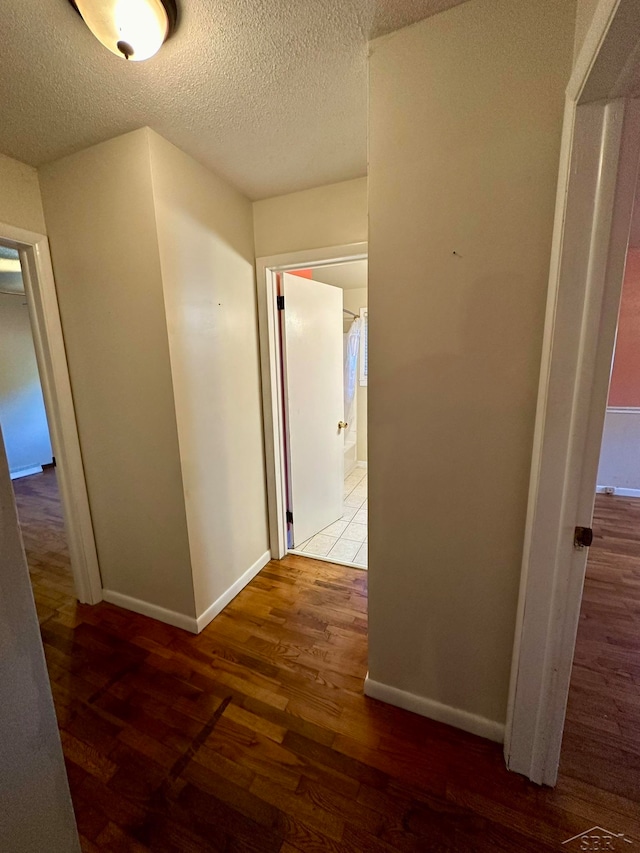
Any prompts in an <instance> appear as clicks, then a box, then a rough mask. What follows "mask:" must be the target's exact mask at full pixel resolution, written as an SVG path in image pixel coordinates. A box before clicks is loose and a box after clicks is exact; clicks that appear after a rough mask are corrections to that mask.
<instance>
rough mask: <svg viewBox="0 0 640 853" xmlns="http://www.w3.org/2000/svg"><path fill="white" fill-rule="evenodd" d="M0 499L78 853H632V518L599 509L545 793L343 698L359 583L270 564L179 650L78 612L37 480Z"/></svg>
mask: <svg viewBox="0 0 640 853" xmlns="http://www.w3.org/2000/svg"><path fill="white" fill-rule="evenodd" d="M14 486H15V491H16V495H17V501H18V506H19V514H20V519H21V525H22V529H23V535H24V541H25V546H26V550H27V556H28V559H29V564H30V567H31V575H32V580H33V587H34V593H35V598H36V603H37V606H38V612H39V615H40V620H41V630H42V637H43V642H44V646H45V652H46V656H47V661H48V665H49V673H50V677H51V683H52V689H53V693H54V699H55V703H56V709H57V714H58V720H59V724H60V729H61V735H62V741H63V748H64V752H65V757H66V761H67V768H68V773H69V780H70V785H71V791H72V797H73V802H74V805H75V810H76V816H77V820H78V826H79V831H80V833H81V840H82V845H83V849H84V850H85V851H150V850H151V851H190V853H191V852H192V851H193V853H196V851H197V853H200V851H225V853H226V851H229V853H230V851H255V853H271V851H273V853H276V851H280V853H316V851H329V853H338V851H340V853H342V851H344V853H348V852H349V851H352V852H353V853H355V852H356V851H357V853H369V851H370V852H371V853H394V851H401V853H412V851H420V853H423V852H424V851H438V853H447V851H451V853H454V851H455V853H465V851H479V853H482V851H489V850H491V851H495V850H501V851H525V853H526V851H532V853H533V851H551V850H560V849H567V848H563V847H562V846H561V844H562V842H563V841H564V840H566V839H567V838H569V837H570V836H573V835H575V834H577V833H579V832H582V831H583V830H585V829H588V828H589V827H591V826H593V825H594V824H600V825H602V826H604V827H607V828H609V829H612V830H615V831H618V832H625V833H626V834H627V836H628V837H629V838H631V839H634V840H635V841H636V843H638V842H640V822H639V819H638V799H639V798H638V790H637V782H638V774H637V772H636V763H635V762H636V761H637V757H638V735H637V731H638V728H639V727H638V722H639V719H638V718H639V716H640V712H639V710H638V708H639V705H638V694H637V692H634V691H635V689H636V688H637V686H638V685H637V679H638V670H637V663H638V658H637V640H638V632H637V630H636V629H637V627H638V626H637V618H638V614H639V612H640V601H639V598H638V590H639V586H638V579H639V569H638V567H639V566H640V543H638V552H639V553H638V556H637V557H635V555H634V548H633V529H634V527H635V528H636V529H637V520H640V508H639V509H637V510H636V507H635V503H634V504H633V505H632V506H630V507H626V506H623V507H622V510H623V511H622V516H621V520H619V519H618V515H617V514H616V511H615V506H616V505H617V502H618V499H614V500H615V501H616V504H610V503H607V504H606V505H603V506H602V509H600V507H601V502H600V501H599V503H598V519H599V521H598V526H597V528H596V529H597V530H598V529H599V527H601V530H599V533H598V536H599V538H598V540H597V544H596V546H595V547H594V549H593V560H590V563H589V578H588V581H587V585H586V587H585V605H584V606H585V612H584V614H583V619H582V621H581V626H580V637H579V643H578V652H577V655H576V668H575V673H574V684H573V687H572V699H571V703H570V712H569V717H568V724H567V738H566V739H567V746H566V748H565V750H564V753H563V766H562V773H561V777H560V780H559V783H558V786H557V788H555V789H554V790H549V789H543V788H539V787H537V786H535V785H533V784H531V783H529V782H527V781H526V780H525V779H523V778H521V777H519V776H516V775H514V774H510V773H508V772H507V771H506V769H505V767H504V761H503V757H502V750H501V747H500V746H499V745H497V744H493V743H490V742H488V741H485V740H482V739H480V738H477V737H474V736H472V735H468V734H465V733H463V732H460V731H457V730H455V729H452V728H449V727H448V726H444V725H441V724H438V723H435V722H432V721H430V720H427V719H424V718H422V717H418V716H416V715H413V714H410V713H408V712H405V711H402V710H400V709H397V708H393V707H391V706H388V705H385V704H383V703H380V702H377V701H375V700H372V699H368V698H365V697H364V696H363V695H362V683H363V679H364V676H365V673H366V668H367V660H366V657H367V621H366V589H367V586H366V585H367V573H366V572H362V571H360V570H358V569H350V568H347V567H343V566H335V565H332V564H330V563H324V562H320V561H314V560H310V559H306V558H300V557H293V556H289V557H287V558H286V559H284V560H282V561H272V562H271V563H270V564H269V565H268V566H267V567H265V569H264V570H263V571H262V572H261V573H260V574H259V575H258V576H257V577H256V578H255V580H254V581H252V583H251V584H250V585H249V586H248V587H247V588H246V589H245V590H243V592H241V593H240V595H239V596H238V597H237V598H235V599H234V601H233V602H232V603H231V604H230V605H229V606H228V607H227V608H226V609H225V611H224V612H223V613H222V614H220V616H218V617H217V618H216V619H215V620H214V621H213V622H212V623H211V625H209V626H208V627H207V628H206V629H205V630H204V631H203V632H202V633H201V634H200V635H199V636H197V637H196V636H192V635H190V634H188V633H186V632H184V631H181V630H180V629H177V628H172V627H170V626H167V625H163V624H161V623H158V622H155V621H154V620H151V619H147V618H146V617H143V616H138V615H136V614H134V613H130V612H128V611H125V610H121V609H119V608H117V607H113V606H112V605H109V604H106V603H103V604H100V605H98V606H96V607H87V606H82V605H79V604H77V603H76V602H75V601H74V600H73V597H72V584H71V578H70V574H69V568H68V565H69V564H68V555H67V553H66V546H65V543H64V531H63V527H62V521H61V517H60V510H59V504H58V501H57V493H56V484H55V473H54V472H53V471H47V472H46V473H45V474H42V475H37V476H35V477H31V478H28V479H27V478H25V479H24V480H19V481H16V482H15V483H14ZM608 500H611V499H608ZM639 503H640V502H639ZM610 548H612V549H613V550H612V553H613V554H614V555H617V557H608V556H607V553H608V549H610ZM603 590H604V592H605V593H606V594H602V592H603ZM620 590H622V591H623V592H624V601H623V602H620V601H618V600H617V598H616V595H617V594H618V593H619V592H620ZM634 625H635V627H634ZM603 686H604V687H605V688H606V690H601V688H602V687H603ZM612 688H615V689H613V692H611V690H612ZM613 706H615V713H614V708H613ZM626 849H633V848H626Z"/></svg>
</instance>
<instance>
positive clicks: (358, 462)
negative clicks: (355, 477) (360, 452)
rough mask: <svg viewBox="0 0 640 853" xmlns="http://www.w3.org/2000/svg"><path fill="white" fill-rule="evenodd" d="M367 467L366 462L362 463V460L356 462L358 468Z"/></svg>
mask: <svg viewBox="0 0 640 853" xmlns="http://www.w3.org/2000/svg"><path fill="white" fill-rule="evenodd" d="M366 467H367V463H366V462H360V460H358V461H357V462H356V468H366Z"/></svg>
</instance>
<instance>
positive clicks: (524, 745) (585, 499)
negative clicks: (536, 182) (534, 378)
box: [505, 0, 640, 785]
mask: <svg viewBox="0 0 640 853" xmlns="http://www.w3.org/2000/svg"><path fill="white" fill-rule="evenodd" d="M637 14H638V10H637V6H635V0H599V3H598V6H597V8H596V10H595V13H594V18H593V21H592V24H591V27H590V29H589V32H588V34H587V37H586V39H585V42H584V45H583V47H582V49H581V51H580V53H579V55H578V58H577V61H576V64H575V66H574V69H573V73H572V75H571V79H570V81H569V85H568V87H567V92H566V101H565V113H564V126H563V134H562V143H561V150H560V175H559V182H558V192H557V200H556V213H555V224H554V234H553V244H552V252H551V270H550V282H549V294H548V301H547V317H546V322H545V332H544V340H543V351H542V366H541V376H540V387H539V393H538V406H537V412H536V425H535V434H534V446H533V458H532V468H531V481H530V489H529V504H528V509H527V521H526V530H525V547H524V555H523V567H522V576H521V585H520V598H519V602H518V611H517V617H516V631H515V642H514V652H513V662H512V672H511V682H510V687H509V704H508V709H507V724H506V731H505V758H506V761H507V765H508V767H509V768H510V769H512V770H515V771H516V772H520V773H523V774H524V775H526V776H528V777H529V778H530V779H533V780H534V781H535V782H538V783H541V784H548V785H554V784H555V782H556V779H557V772H558V765H559V757H560V747H561V741H562V731H563V728H564V714H565V708H566V700H567V695H568V690H569V680H570V675H571V664H572V659H573V649H574V645H575V636H576V630H577V622H578V615H579V610H580V604H581V597H582V577H578V576H577V572H576V571H575V569H576V567H577V561H576V559H575V556H574V559H572V552H573V549H572V536H573V528H574V526H575V525H576V524H583V525H588V524H589V520H588V519H586V518H585V515H586V514H587V512H589V511H590V510H587V507H588V506H590V507H592V506H593V494H594V493H595V480H596V470H597V462H596V463H595V465H594V460H593V458H592V457H593V456H594V453H597V452H598V451H599V444H600V440H601V434H602V424H603V420H604V409H605V407H606V387H605V388H604V390H603V386H604V385H606V386H607V387H608V371H607V358H608V359H609V363H608V367H610V363H611V355H612V351H613V343H614V337H615V323H616V319H617V306H618V304H619V289H620V287H621V268H620V257H619V255H620V246H621V244H623V245H624V247H625V254H626V242H624V233H623V231H624V228H625V217H626V219H627V221H626V227H627V231H626V234H627V239H628V227H629V225H630V219H631V205H632V198H630V197H629V196H630V195H632V193H633V189H632V190H629V189H627V190H626V192H623V191H621V188H622V185H623V181H624V180H626V181H627V182H628V181H631V187H632V188H634V187H635V175H636V172H637V165H638V144H639V142H640V116H639V115H638V109H637V104H635V105H633V104H632V103H631V102H627V103H626V104H625V102H623V101H620V102H619V104H618V108H619V110H618V112H619V113H620V112H621V113H622V120H623V123H624V124H625V125H626V126H627V127H626V129H625V127H624V126H620V127H619V128H618V133H619V136H618V151H617V152H614V154H615V156H616V159H617V155H618V153H619V154H620V160H619V170H620V171H619V172H618V175H617V179H616V178H615V176H614V179H613V181H612V180H611V175H610V176H609V185H608V187H606V188H604V189H605V192H606V193H608V195H606V196H605V197H604V198H599V197H596V199H595V202H594V204H593V212H592V214H591V216H592V224H593V228H592V230H591V234H590V238H589V244H588V245H587V246H586V248H585V251H586V253H587V256H588V258H589V269H588V273H587V275H586V277H585V280H583V281H581V282H580V283H579V297H580V299H581V300H582V303H581V311H577V312H576V313H575V315H574V316H570V318H569V321H567V317H566V316H564V318H563V317H562V315H561V314H559V312H561V310H562V304H563V300H566V299H567V291H568V289H569V290H570V289H571V287H572V286H573V287H574V288H575V286H576V282H573V283H572V282H571V281H570V280H569V279H570V275H567V270H569V271H570V269H571V257H568V255H569V253H568V251H567V250H568V249H569V250H570V249H571V248H574V249H575V245H571V241H570V238H569V237H567V241H566V243H565V236H566V234H567V232H568V225H567V220H568V216H571V215H572V214H571V210H570V208H569V205H568V199H569V195H570V192H571V189H570V179H571V174H572V165H573V163H574V156H575V154H576V152H577V151H578V150H579V149H577V148H576V136H575V133H576V118H577V109H578V106H579V105H580V104H581V103H583V102H584V103H586V102H587V101H597V100H601V101H604V102H609V104H610V107H609V108H610V109H611V110H612V116H613V117H614V119H615V109H614V105H613V104H612V101H614V99H620V98H624V97H625V96H626V95H627V92H628V83H629V79H630V71H631V66H632V60H633V59H634V58H635V57H636V56H637V55H638V45H637V44H636V45H633V44H631V43H629V44H625V45H623V48H624V49H621V39H620V25H621V23H622V22H625V20H626V21H627V22H628V21H629V20H630V19H633V16H634V15H636V16H637ZM612 28H614V29H612ZM616 28H617V29H616ZM610 30H612V32H614V35H616V34H617V38H610V39H609V40H608V41H607V35H608V34H609V32H610ZM626 30H627V32H628V31H629V27H628V26H627V27H626ZM616 50H617V54H616V55H615V56H614V58H613V60H612V61H609V62H607V61H606V60H607V59H610V58H611V56H612V54H615V52H616ZM602 57H604V61H601V62H597V60H598V59H599V58H600V59H602ZM612 69H613V71H614V72H615V73H612ZM587 84H588V92H587V94H588V96H589V97H588V98H587V97H586V96H584V93H585V89H586V87H587ZM630 104H631V105H630ZM606 109H607V108H606V107H603V111H605V110H606ZM618 119H620V115H618ZM605 122H606V116H605ZM630 131H633V133H635V140H634V139H632V138H631V137H632V135H633V134H632V133H631V132H630ZM606 132H607V131H606V128H605V131H604V132H603V141H604V143H605V144H606ZM611 133H612V134H613V136H612V139H613V138H614V136H615V129H611ZM601 164H602V165H603V166H604V167H606V166H607V164H606V163H605V162H604V161H602V160H601ZM615 165H618V164H615ZM603 171H606V169H603ZM609 171H611V170H609ZM612 183H615V193H616V196H615V197H616V206H617V205H618V204H619V209H618V210H616V211H614V212H613V215H612V207H613V192H612V186H611V184H612ZM600 189H601V188H600V187H598V192H600ZM607 199H608V201H607ZM607 203H608V204H609V210H608V211H607V210H606V205H607ZM625 206H626V207H625ZM607 216H608V220H607ZM570 225H571V222H569V227H570ZM599 226H600V230H598V229H599ZM622 269H624V266H623V265H622ZM616 276H617V284H616ZM616 286H617V288H618V293H617V297H618V301H617V302H616V293H615V288H616ZM565 310H566V309H565ZM563 370H564V379H563V382H564V385H565V386H566V387H570V391H569V392H568V393H569V396H570V401H569V403H570V405H569V406H568V409H569V415H567V412H566V408H565V407H563V406H557V405H554V402H553V401H554V397H553V394H554V390H555V392H556V393H557V388H558V386H557V382H556V384H555V386H554V384H553V382H554V380H553V377H554V375H556V376H557V375H558V373H559V372H561V371H563ZM549 444H551V445H552V446H555V448H556V450H557V449H558V447H559V446H562V445H564V446H565V447H566V450H565V452H564V455H563V458H562V459H558V460H556V461H557V462H558V464H556V465H555V467H554V466H553V465H552V464H550V463H551V462H552V461H553V460H551V459H550V456H549V451H548V447H549ZM594 469H596V470H594ZM591 480H593V489H591V485H592V484H591ZM589 492H590V494H589ZM589 500H590V501H591V503H590V504H589ZM553 506H556V507H557V508H558V511H557V512H556V513H555V517H554V518H551V517H550V508H551V507H553ZM568 537H570V538H568ZM567 543H569V544H567ZM541 544H542V546H546V547H541ZM583 565H584V564H583ZM572 568H573V569H574V571H573V573H572Z"/></svg>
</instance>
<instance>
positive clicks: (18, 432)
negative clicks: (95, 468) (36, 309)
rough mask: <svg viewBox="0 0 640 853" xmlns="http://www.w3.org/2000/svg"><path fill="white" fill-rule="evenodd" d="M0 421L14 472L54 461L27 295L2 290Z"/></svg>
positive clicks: (0, 321) (0, 310) (0, 311)
mask: <svg viewBox="0 0 640 853" xmlns="http://www.w3.org/2000/svg"><path fill="white" fill-rule="evenodd" d="M0 425H1V426H2V431H3V433H4V442H5V447H6V451H7V459H8V460H9V470H10V471H11V473H12V474H17V473H19V472H20V471H21V470H24V469H29V468H34V467H36V468H37V467H38V466H39V465H43V464H44V463H47V462H51V458H52V456H53V451H52V449H51V440H50V439H49V426H48V424H47V416H46V414H45V409H44V400H43V398H42V388H41V386H40V376H39V374H38V365H37V364H36V353H35V349H34V346H33V335H32V333H31V324H30V322H29V310H28V308H27V304H26V297H25V296H20V295H11V296H9V295H7V294H2V293H0Z"/></svg>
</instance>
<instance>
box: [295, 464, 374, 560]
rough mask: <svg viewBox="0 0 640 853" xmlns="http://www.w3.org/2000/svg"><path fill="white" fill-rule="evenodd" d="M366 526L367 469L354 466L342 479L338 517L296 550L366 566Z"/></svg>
mask: <svg viewBox="0 0 640 853" xmlns="http://www.w3.org/2000/svg"><path fill="white" fill-rule="evenodd" d="M367 525H368V509H367V469H366V468H354V469H353V470H352V471H351V472H350V473H349V474H347V476H346V477H345V479H344V506H343V514H342V518H341V519H340V520H339V521H334V522H333V524H330V525H329V526H328V527H325V529H324V530H321V531H320V532H319V533H316V535H315V536H312V537H311V539H307V541H306V542H303V543H302V544H301V545H300V546H299V547H298V548H296V552H298V553H301V552H302V553H304V554H308V555H309V556H310V557H324V558H326V559H327V560H332V561H334V562H335V561H337V562H340V563H346V564H348V565H353V566H356V567H358V568H360V569H366V568H367V562H368V560H367V550H368V547H369V546H368V541H369V539H368V535H367V534H368V526H367Z"/></svg>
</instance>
